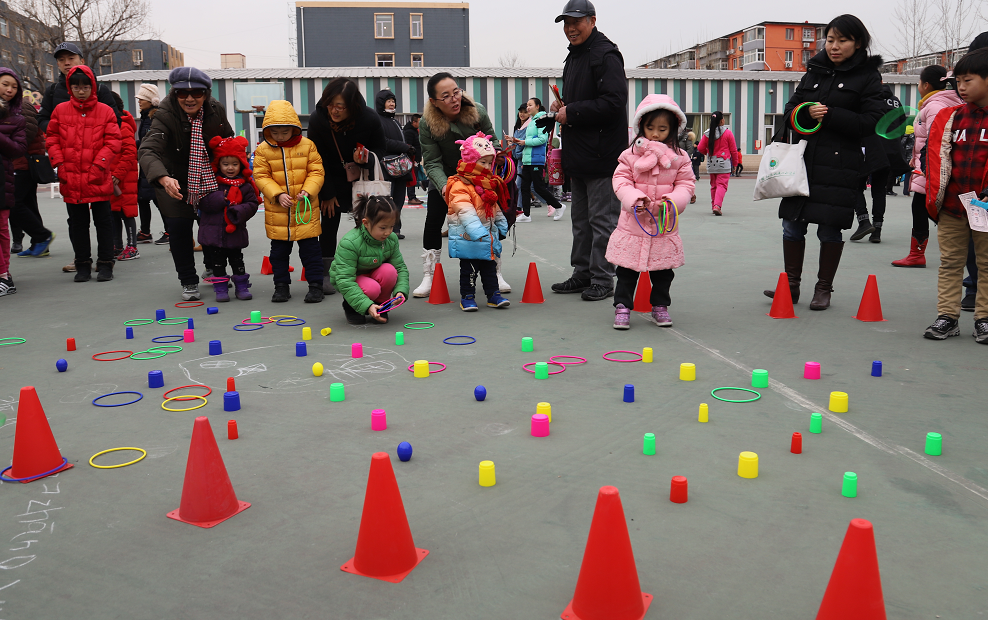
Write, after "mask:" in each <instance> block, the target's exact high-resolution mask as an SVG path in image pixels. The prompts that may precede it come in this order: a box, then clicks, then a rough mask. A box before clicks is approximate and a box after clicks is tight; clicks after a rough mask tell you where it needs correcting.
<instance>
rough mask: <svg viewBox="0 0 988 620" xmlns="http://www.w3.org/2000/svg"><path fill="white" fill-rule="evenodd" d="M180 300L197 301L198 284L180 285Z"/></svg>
mask: <svg viewBox="0 0 988 620" xmlns="http://www.w3.org/2000/svg"><path fill="white" fill-rule="evenodd" d="M182 301H199V285H198V284H186V285H184V286H182Z"/></svg>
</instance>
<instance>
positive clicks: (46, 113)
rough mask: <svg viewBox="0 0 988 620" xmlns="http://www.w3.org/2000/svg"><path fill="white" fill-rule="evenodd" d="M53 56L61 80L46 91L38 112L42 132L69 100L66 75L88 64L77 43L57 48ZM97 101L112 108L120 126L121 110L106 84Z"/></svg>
mask: <svg viewBox="0 0 988 620" xmlns="http://www.w3.org/2000/svg"><path fill="white" fill-rule="evenodd" d="M52 56H54V57H55V62H56V63H57V64H58V71H59V73H60V78H59V79H56V80H55V83H54V84H52V85H51V86H49V87H48V90H46V91H45V96H44V97H43V98H42V99H41V111H40V112H38V125H39V126H40V127H41V130H42V131H47V130H48V121H50V120H51V113H52V111H53V110H54V109H55V106H57V105H58V104H60V103H64V102H66V101H68V100H69V97H70V95H69V87H68V85H66V83H65V75H66V74H67V73H68V72H69V69H71V68H72V67H75V66H78V65H84V64H86V63H85V62H83V59H82V51H81V50H80V49H79V48H78V46H76V44H75V43H69V42H68V41H66V42H65V43H62V44H61V45H59V46H58V47H56V48H55V51H54V52H52ZM96 99H97V100H98V101H99V102H100V103H105V104H106V105H108V106H110V109H112V110H113V112H114V114H116V116H117V125H119V124H120V110H118V109H117V105H116V101H115V100H114V99H113V92H112V91H111V90H110V87H109V86H107V85H106V84H100V85H99V88H98V89H97V90H96Z"/></svg>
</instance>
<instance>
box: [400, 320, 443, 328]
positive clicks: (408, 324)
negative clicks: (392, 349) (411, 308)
mask: <svg viewBox="0 0 988 620" xmlns="http://www.w3.org/2000/svg"><path fill="white" fill-rule="evenodd" d="M412 325H428V327H412ZM435 326H436V324H435V323H430V322H428V321H415V322H414V323H405V329H432V328H433V327H435Z"/></svg>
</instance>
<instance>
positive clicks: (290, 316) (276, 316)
mask: <svg viewBox="0 0 988 620" xmlns="http://www.w3.org/2000/svg"><path fill="white" fill-rule="evenodd" d="M268 318H269V319H272V320H274V319H297V318H298V317H297V316H295V315H294V314H272V315H271V316H269V317H268ZM275 322H276V323H277V321H275Z"/></svg>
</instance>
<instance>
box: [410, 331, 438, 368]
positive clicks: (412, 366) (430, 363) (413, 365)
mask: <svg viewBox="0 0 988 620" xmlns="http://www.w3.org/2000/svg"><path fill="white" fill-rule="evenodd" d="M408 329H413V328H411V327H409V328H408ZM419 329H428V328H427V327H420V328H419ZM432 364H439V365H440V366H442V368H440V369H439V370H430V371H429V374H430V375H431V374H433V373H436V372H442V371H444V370H446V364H443V363H442V362H429V365H430V366H431V365H432ZM414 368H415V364H412V365H411V366H409V367H408V370H409V371H413V370H414Z"/></svg>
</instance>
